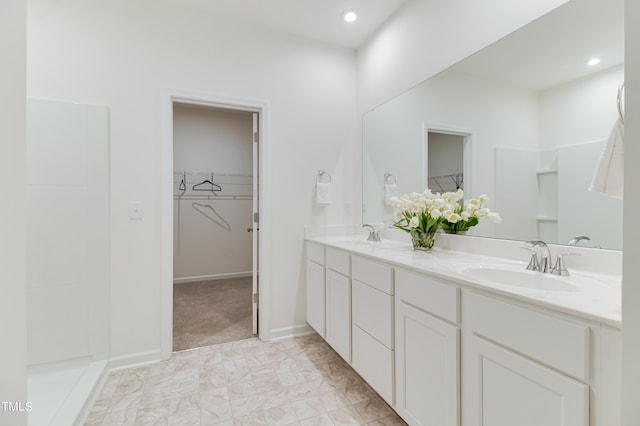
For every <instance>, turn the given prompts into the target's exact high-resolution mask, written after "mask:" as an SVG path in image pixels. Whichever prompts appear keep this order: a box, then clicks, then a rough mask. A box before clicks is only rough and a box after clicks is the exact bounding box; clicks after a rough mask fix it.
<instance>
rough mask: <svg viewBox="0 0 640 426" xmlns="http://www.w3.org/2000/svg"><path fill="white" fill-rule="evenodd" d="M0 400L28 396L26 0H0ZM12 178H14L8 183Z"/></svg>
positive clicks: (15, 415) (6, 420) (12, 418)
mask: <svg viewBox="0 0 640 426" xmlns="http://www.w3.org/2000/svg"><path fill="white" fill-rule="evenodd" d="M0 52H2V79H0V93H2V97H3V101H2V103H1V104H0V141H1V142H0V178H1V179H2V181H3V182H5V185H3V186H2V188H3V190H2V196H3V198H4V201H3V207H2V208H1V209H0V236H1V238H0V289H1V291H2V297H0V324H2V327H1V328H0V342H2V353H1V354H0V377H1V378H2V379H1V380H0V401H7V402H9V401H11V402H17V401H20V402H21V403H22V404H23V406H24V403H25V402H26V401H27V329H26V328H27V327H26V326H27V318H26V274H25V265H26V248H25V232H26V221H25V212H26V210H25V205H26V187H25V176H26V151H25V143H26V109H27V108H26V97H25V92H26V1H25V0H3V1H2V2H0ZM7 182H11V184H10V185H7V184H6V183H7ZM0 423H1V424H3V425H7V426H14V425H26V424H27V413H26V412H24V411H23V412H9V411H5V410H3V409H2V407H1V406H0Z"/></svg>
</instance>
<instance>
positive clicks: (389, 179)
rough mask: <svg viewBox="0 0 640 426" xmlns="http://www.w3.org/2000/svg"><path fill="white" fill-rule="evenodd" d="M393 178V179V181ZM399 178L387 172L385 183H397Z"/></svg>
mask: <svg viewBox="0 0 640 426" xmlns="http://www.w3.org/2000/svg"><path fill="white" fill-rule="evenodd" d="M392 179H393V181H392ZM397 182H398V181H397V179H396V177H395V176H394V175H392V174H391V173H388V172H387V173H385V174H384V184H385V185H395V184H396V183H397Z"/></svg>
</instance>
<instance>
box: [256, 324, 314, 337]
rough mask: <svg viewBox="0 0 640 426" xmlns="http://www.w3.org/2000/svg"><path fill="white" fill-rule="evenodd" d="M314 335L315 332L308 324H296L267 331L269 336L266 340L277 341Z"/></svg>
mask: <svg viewBox="0 0 640 426" xmlns="http://www.w3.org/2000/svg"><path fill="white" fill-rule="evenodd" d="M313 333H315V330H314V329H313V328H311V326H310V325H309V324H306V323H305V324H298V325H294V326H292V327H283V328H276V329H272V330H269V336H268V339H267V340H278V339H284V338H287V337H297V336H306V335H309V334H313Z"/></svg>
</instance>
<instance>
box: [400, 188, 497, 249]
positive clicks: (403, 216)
mask: <svg viewBox="0 0 640 426" xmlns="http://www.w3.org/2000/svg"><path fill="white" fill-rule="evenodd" d="M463 199H464V192H463V191H462V189H459V190H458V191H456V192H445V193H443V194H440V193H433V192H431V190H430V189H427V190H425V191H424V192H423V193H417V192H413V193H411V194H405V195H403V196H402V197H400V198H398V197H393V198H391V200H390V201H391V206H392V207H393V211H394V218H395V222H394V224H393V226H395V227H396V228H398V229H402V230H403V231H406V232H408V233H410V234H411V236H412V239H413V241H414V246H415V244H416V237H417V236H418V235H419V234H426V235H430V236H431V237H430V241H428V242H425V243H424V244H430V246H429V247H427V248H431V247H432V246H433V235H434V234H435V232H436V231H437V230H438V228H440V227H442V229H443V230H444V231H445V232H447V233H460V232H465V231H467V230H468V229H469V228H471V227H472V226H475V225H477V224H478V222H479V221H480V219H483V218H488V219H489V220H491V221H493V222H495V223H500V222H501V221H502V219H501V217H500V215H499V214H498V213H496V212H492V211H491V210H490V209H488V208H487V207H484V202H485V201H486V200H488V197H487V196H486V195H481V196H480V197H479V198H472V199H471V200H468V201H467V202H465V203H464V206H463Z"/></svg>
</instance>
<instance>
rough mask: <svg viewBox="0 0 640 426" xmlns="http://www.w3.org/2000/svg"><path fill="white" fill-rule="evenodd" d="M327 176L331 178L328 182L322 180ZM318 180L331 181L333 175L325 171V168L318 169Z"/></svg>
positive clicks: (320, 181)
mask: <svg viewBox="0 0 640 426" xmlns="http://www.w3.org/2000/svg"><path fill="white" fill-rule="evenodd" d="M325 176H327V179H329V180H328V181H327V182H322V178H324V177H325ZM316 182H318V183H331V175H330V174H329V173H327V172H325V171H324V170H319V171H318V175H317V176H316Z"/></svg>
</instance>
